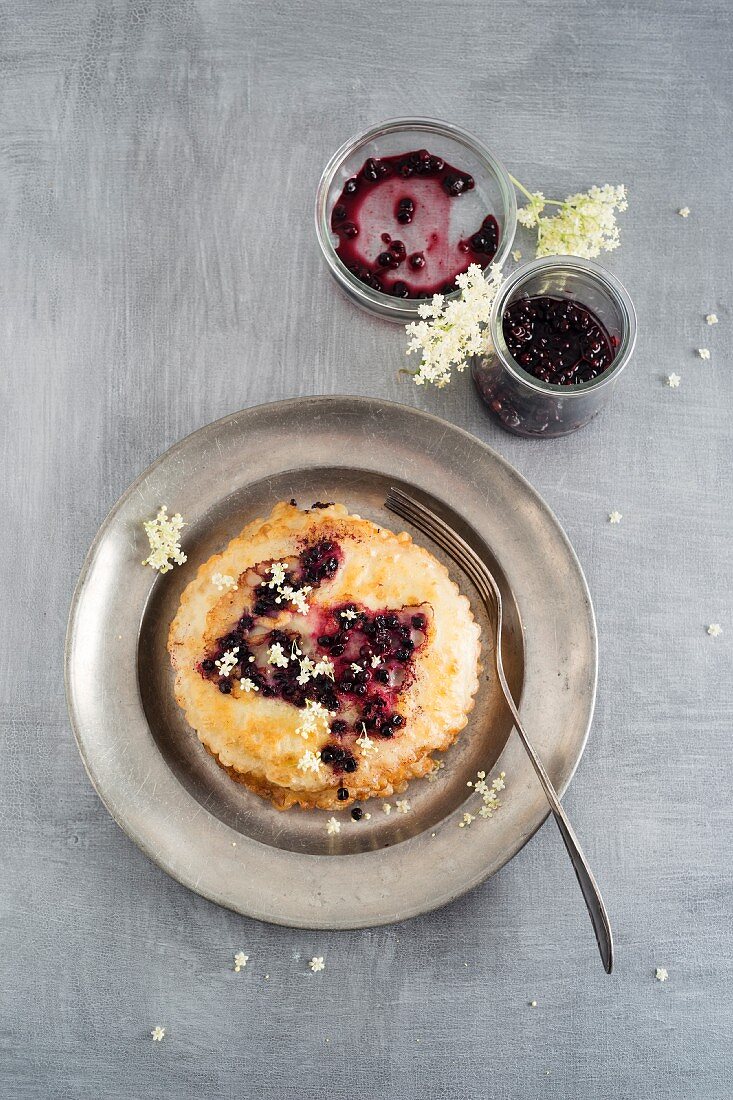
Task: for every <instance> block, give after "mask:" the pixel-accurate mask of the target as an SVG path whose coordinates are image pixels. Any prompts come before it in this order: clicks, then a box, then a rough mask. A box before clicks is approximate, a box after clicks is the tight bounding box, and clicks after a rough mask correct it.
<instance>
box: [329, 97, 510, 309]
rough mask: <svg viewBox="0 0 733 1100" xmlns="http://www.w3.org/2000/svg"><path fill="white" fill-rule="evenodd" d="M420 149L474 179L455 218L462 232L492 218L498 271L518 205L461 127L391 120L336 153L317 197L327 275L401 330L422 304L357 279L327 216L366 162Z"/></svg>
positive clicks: (486, 154)
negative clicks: (341, 254)
mask: <svg viewBox="0 0 733 1100" xmlns="http://www.w3.org/2000/svg"><path fill="white" fill-rule="evenodd" d="M423 146H424V147H426V148H428V149H429V150H430V152H431V153H433V154H435V155H437V156H441V157H443V158H444V159H445V160H446V161H448V162H449V163H451V164H454V165H455V166H456V167H458V168H461V169H462V170H465V171H466V172H469V173H470V174H471V175H472V176H473V178H474V181H475V188H474V190H472V191H470V192H467V193H466V194H465V195H464V196H462V197H461V201H460V204H458V206H457V207H456V215H457V218H458V220H459V221H460V222H465V228H466V229H468V228H469V227H470V226H472V227H473V229H474V230H475V228H476V226H478V225H479V224H480V222H481V220H482V218H483V217H484V216H485V215H486V214H493V216H494V217H495V218H496V221H497V224H498V227H499V247H498V249H497V251H496V253H495V255H494V257H493V259H492V261H491V262H492V264H499V265H501V264H502V263H503V262H504V260H505V259H506V257H507V256H508V255H509V250H510V249H511V247H512V242H513V240H514V234H515V232H516V228H517V200H516V195H515V192H514V186H513V184H512V181H511V180H510V178H509V175H508V174H507V171H506V169H505V168H504V166H503V165H502V164H501V162H500V161H499V160H497V158H496V157H495V156H494V155H493V153H491V152H490V150H489V149H487V148H486V146H485V145H483V144H482V142H480V141H479V140H478V138H475V137H474V136H473V134H470V133H469V132H468V131H467V130H463V129H461V127H460V126H453V125H452V124H451V123H449V122H439V121H438V120H436V119H432V118H393V119H390V120H389V121H387V122H382V123H380V124H379V125H378V126H372V127H370V129H368V130H365V131H364V133H361V134H357V135H356V137H354V138H351V140H350V141H347V142H346V143H345V144H344V145H342V146H341V148H340V149H337V151H336V152H335V153H334V155H333V156H332V157H331V159H330V161H329V162H328V164H327V165H326V167H325V169H324V171H323V175H322V176H321V180H320V183H319V184H318V191H317V193H316V212H315V213H316V234H317V236H318V243H319V244H320V246H321V252H322V253H323V257H324V259H325V261H326V263H327V264H328V267H329V268H330V271H331V274H332V275H333V276H334V278H335V279H336V282H337V283H338V285H339V286H340V287H341V289H342V290H343V291H344V292H345V294H346V295H347V296H348V297H349V298H350V299H351V301H352V302H355V303H356V305H358V306H361V307H362V308H363V309H367V310H369V311H370V312H371V313H375V314H377V316H379V317H383V318H385V319H386V320H389V321H398V322H401V323H402V324H404V323H405V322H406V321H415V320H417V317H418V307H419V306H420V302H421V301H425V299H419V298H395V297H393V296H392V295H390V294H385V293H382V292H381V291H379V290H374V289H373V288H372V287H369V286H367V285H366V284H365V283H363V282H361V281H360V280H359V279H357V277H356V275H354V274H353V273H352V272H351V271H350V270H349V269H348V267H347V266H346V264H344V263H343V262H342V260H341V259H340V257H339V255H338V253H337V252H336V245H337V243H338V238H337V236H336V235H335V234H334V233H333V231H332V229H331V214H332V212H333V208H334V206H335V205H336V203H337V202H338V199H339V196H340V194H341V192H342V190H343V187H344V184H345V183H346V181H347V180H348V179H349V177H351V176H354V175H356V173H357V172H358V171H359V169H360V168H361V167H362V165H363V164H364V162H365V161H366V159H367V158H368V157H375V158H376V159H379V158H380V157H385V156H394V155H397V154H400V153H405V152H407V151H408V150H413V149H419V148H421V147H423ZM456 293H457V292H456ZM453 296H454V295H446V297H453Z"/></svg>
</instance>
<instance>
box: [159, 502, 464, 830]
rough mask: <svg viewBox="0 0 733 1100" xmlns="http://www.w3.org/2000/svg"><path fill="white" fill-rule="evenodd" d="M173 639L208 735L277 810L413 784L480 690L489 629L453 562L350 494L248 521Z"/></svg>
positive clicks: (226, 762) (226, 761) (342, 803)
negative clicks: (364, 509) (369, 516)
mask: <svg viewBox="0 0 733 1100" xmlns="http://www.w3.org/2000/svg"><path fill="white" fill-rule="evenodd" d="M168 648H169V651H170V655H171V661H172V663H173V667H174V668H175V670H176V683H175V692H176V699H177V700H178V703H179V704H180V706H181V707H182V709H183V710H184V712H185V714H186V718H187V719H188V721H189V723H190V724H191V726H192V727H193V728H194V729H195V730H196V733H197V734H198V736H199V738H200V740H201V741H202V743H203V744H204V745H205V746H206V748H207V749H208V750H209V751H210V752H211V753H212V754H213V755H214V756H215V757H216V758H217V760H218V761H219V763H220V764H221V765H222V767H224V768H226V769H227V770H228V771H229V773H230V774H231V775H232V776H233V777H234V778H235V779H237V780H238V781H240V782H242V783H244V784H246V786H247V787H249V788H250V789H251V790H253V791H256V792H257V793H258V794H260V795H263V796H265V797H266V798H269V799H270V800H271V801H272V802H273V803H274V804H275V806H277V807H278V808H279V809H287V808H288V807H290V806H293V805H295V804H299V805H301V806H303V807H321V808H324V809H329V810H334V809H343V808H345V807H347V806H350V805H351V804H352V803H353V802H354V801H355V800H359V799H366V798H369V797H371V796H373V795H378V796H384V797H387V796H390V795H392V794H394V793H396V792H401V791H403V790H404V788H405V787H406V785H407V783H408V781H409V780H410V779H412V778H413V777H416V776H423V775H426V774H427V773H428V772H430V771H431V770H432V769H433V767H434V762H433V760H432V756H431V754H432V753H433V752H436V751H442V750H445V749H447V748H448V747H449V745H451V744H452V743H453V741H454V740H455V738H456V737H457V735H458V733H459V732H460V731H461V730H462V729H463V727H464V726H465V725H466V722H467V715H468V713H469V711H470V709H471V707H472V706H473V696H474V694H475V692H476V689H477V687H478V678H477V671H478V657H479V649H480V643H479V628H478V625H477V624H476V623H475V621H474V619H473V616H472V614H471V609H470V606H469V603H468V600H467V599H466V597H465V596H463V595H461V593H460V592H459V590H458V588H457V586H456V585H455V584H454V582H453V581H452V580H451V579H450V577H449V575H448V572H447V570H446V569H445V567H444V566H443V565H441V564H440V562H438V561H436V559H435V558H434V557H433V556H432V555H431V554H430V553H428V551H427V550H425V549H424V548H423V547H420V546H416V545H415V543H413V541H412V539H411V538H410V536H409V535H408V534H405V533H402V534H399V535H395V534H393V533H392V532H391V531H388V530H386V529H385V528H383V527H378V526H377V525H376V524H374V523H371V522H369V521H368V520H365V519H361V518H360V517H359V516H356V515H350V514H349V513H348V511H347V509H346V508H345V507H344V506H343V505H341V504H328V505H320V504H319V505H317V506H315V505H314V506H313V507H312V508H310V509H300V508H298V507H297V506H296V505H295V504H294V503H290V504H287V503H280V504H277V505H276V506H275V507H274V508H273V510H272V513H271V514H270V516H268V518H267V519H257V520H255V521H254V522H253V523H250V524H248V525H247V527H245V528H244V530H243V531H242V533H241V534H240V535H239V536H238V537H237V538H235V539H233V540H232V541H231V542H230V543H229V545H228V546H227V547H226V549H225V550H224V551H223V552H222V553H221V554H215V555H214V556H213V557H211V558H209V560H208V561H207V562H205V563H204V564H203V565H202V566H201V567H200V568H199V570H198V573H197V575H196V578H195V579H194V580H193V581H191V583H190V584H189V585H188V587H187V588H186V589H185V591H184V593H183V596H182V597H181V603H180V607H179V609H178V613H177V614H176V617H175V619H174V621H173V623H172V625H171V629H170V635H169V640H168Z"/></svg>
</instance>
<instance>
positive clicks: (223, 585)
mask: <svg viewBox="0 0 733 1100" xmlns="http://www.w3.org/2000/svg"><path fill="white" fill-rule="evenodd" d="M211 583H212V584H213V585H215V587H216V588H218V589H219V591H220V592H236V591H237V582H236V581H235V579H234V577H232V576H231V575H230V574H229V573H213V574H212V576H211Z"/></svg>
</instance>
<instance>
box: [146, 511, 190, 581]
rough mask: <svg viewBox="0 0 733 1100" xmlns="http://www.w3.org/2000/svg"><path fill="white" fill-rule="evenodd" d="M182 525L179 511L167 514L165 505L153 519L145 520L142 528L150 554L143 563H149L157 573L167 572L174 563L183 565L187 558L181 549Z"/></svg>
mask: <svg viewBox="0 0 733 1100" xmlns="http://www.w3.org/2000/svg"><path fill="white" fill-rule="evenodd" d="M184 526H185V524H184V522H183V518H182V516H181V515H180V513H179V512H176V514H175V515H174V516H169V515H168V509H167V508H166V506H165V505H163V506H162V508H161V509H160V511H159V512H158V514H157V516H156V517H155V519H149V520H146V521H145V522H144V523H143V528H144V530H145V534H146V535H147V536H148V542H149V543H150V554H149V555H148V557H147V558H146V559H145V561H144V562H143V565H149V566H150V568H151V569H157V571H158V572H159V573H169V572H170V570H171V569H172V568H173V565H174V564H175V565H183V563H184V562H185V561H186V560H187V558H186V555H185V554H184V553H183V551H182V550H181V528H182V527H184Z"/></svg>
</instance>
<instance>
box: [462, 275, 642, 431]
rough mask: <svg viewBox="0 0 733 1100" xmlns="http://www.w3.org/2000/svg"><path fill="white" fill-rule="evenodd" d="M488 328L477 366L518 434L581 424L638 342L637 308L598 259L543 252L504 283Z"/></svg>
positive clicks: (492, 406) (491, 405) (495, 410)
mask: <svg viewBox="0 0 733 1100" xmlns="http://www.w3.org/2000/svg"><path fill="white" fill-rule="evenodd" d="M488 335H489V348H488V350H487V351H486V353H485V354H483V355H477V356H474V358H473V360H472V364H471V369H472V374H473V379H474V382H475V384H476V387H477V389H478V392H479V394H480V395H481V397H482V398H483V400H484V401H485V402H486V406H487V408H488V410H489V412H490V413H491V415H492V416H493V417H495V418H496V419H497V420H498V421H499V423H500V424H501V426H502V427H503V428H506V430H507V431H509V432H513V433H514V434H515V435H523V436H537V437H545V438H547V437H552V436H559V435H567V434H568V433H569V432H574V431H575V430H576V429H577V428H582V427H583V425H585V424H587V423H588V421H589V420H591V419H592V418H593V417H594V416H595V415H596V413H598V412H600V410H601V409H602V408H603V406H604V405H606V404H607V402H608V401H609V400H610V398H611V395H612V393H613V391H614V389H615V387H616V383H617V382H618V380H619V378H620V377H621V373H622V371H623V370H624V368H625V367H626V364H627V363H628V362H629V359H630V358H631V355H632V352H633V350H634V343H635V341H636V313H635V311H634V306H633V304H632V301H631V298H630V297H629V295H628V293H627V291H626V290H625V289H624V287H623V286H622V285H621V283H620V282H619V281H618V279H616V278H615V277H614V276H613V275H611V273H610V272H608V271H606V270H605V268H603V267H601V266H600V264H596V263H593V262H592V261H591V260H583V259H580V258H579V257H576V256H550V257H542V258H541V259H539V260H533V261H531V262H530V263H528V264H524V265H523V266H522V267H519V268H517V270H516V271H514V272H513V274H512V275H510V277H509V278H508V279H507V280H506V282H504V283H502V285H501V287H500V288H499V292H498V293H497V295H496V298H495V299H494V302H493V306H492V310H491V318H490V321H489V333H488Z"/></svg>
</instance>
